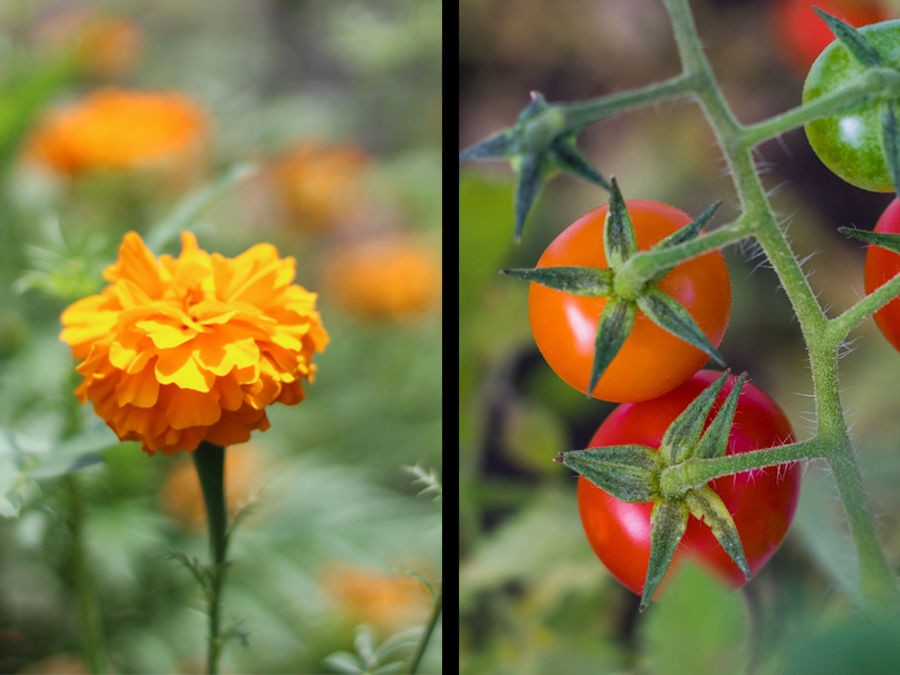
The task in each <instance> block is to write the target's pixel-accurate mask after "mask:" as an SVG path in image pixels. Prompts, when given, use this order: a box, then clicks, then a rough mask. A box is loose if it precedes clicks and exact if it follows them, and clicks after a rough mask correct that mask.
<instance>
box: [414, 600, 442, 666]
mask: <svg viewBox="0 0 900 675" xmlns="http://www.w3.org/2000/svg"><path fill="white" fill-rule="evenodd" d="M443 602H444V590H443V589H441V590H440V592H438V595H437V598H436V599H435V601H434V608H433V609H432V610H431V619H430V620H429V621H428V625H427V626H426V627H425V632H424V633H422V638H421V639H420V640H419V646H418V647H417V648H416V653H415V654H414V655H413V659H412V662H411V663H410V666H409V675H415V674H416V673H417V672H418V670H419V665H420V664H421V663H422V658H423V657H424V656H425V651H426V650H427V649H428V643H429V642H430V641H431V636H432V634H433V633H434V629H435V627H436V626H437V622H438V619H439V618H440V616H441V610H442V607H443Z"/></svg>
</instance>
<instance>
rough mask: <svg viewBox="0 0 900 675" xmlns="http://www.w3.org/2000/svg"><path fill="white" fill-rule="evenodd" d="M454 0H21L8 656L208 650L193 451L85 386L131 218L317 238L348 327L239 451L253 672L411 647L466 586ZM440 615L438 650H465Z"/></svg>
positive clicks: (7, 67)
mask: <svg viewBox="0 0 900 675" xmlns="http://www.w3.org/2000/svg"><path fill="white" fill-rule="evenodd" d="M440 11H441V5H440V3H439V2H437V1H436V0H384V1H382V2H378V3H370V2H364V1H362V0H359V1H356V0H347V1H345V2H327V1H323V0H263V1H261V2H253V3H248V2H237V1H228V2H222V1H221V0H191V1H190V2H183V1H182V0H162V1H160V0H152V1H150V0H110V1H108V2H100V1H97V2H88V1H84V2H78V1H75V2H70V1H59V2H54V1H51V0H9V1H5V2H3V3H0V64H2V65H0V278H2V283H0V672H3V673H19V672H21V673H86V672H88V665H87V663H86V658H85V654H84V639H83V637H84V632H83V631H84V625H85V619H84V617H83V616H82V614H81V610H80V608H81V607H83V606H84V605H83V604H82V603H80V602H79V600H78V593H79V589H82V590H83V588H82V587H81V586H80V585H79V581H78V577H79V574H78V570H79V569H81V566H82V565H85V566H86V567H87V569H89V570H90V571H91V573H92V575H93V578H94V582H93V585H94V586H95V591H96V595H97V603H96V606H97V607H98V608H99V610H98V611H99V616H98V617H96V619H94V620H91V619H90V618H88V623H90V622H91V621H93V622H94V623H96V624H98V625H99V627H100V629H101V630H102V635H103V647H104V650H105V652H106V657H107V662H108V668H107V670H108V672H116V673H195V672H202V671H203V668H204V660H205V633H206V618H205V616H204V614H203V612H204V608H205V602H204V599H203V597H202V593H201V591H200V589H199V587H198V586H197V584H196V582H195V581H194V580H193V578H192V577H191V574H190V573H189V571H188V570H187V569H185V568H184V567H183V566H182V565H181V564H179V562H178V561H176V560H175V559H173V556H172V552H173V551H178V552H181V553H183V554H184V555H187V556H189V557H192V556H196V557H197V558H198V559H199V560H200V561H201V562H205V561H206V560H207V559H208V552H207V540H206V534H205V530H204V516H203V508H202V497H201V495H200V492H199V487H198V485H197V481H196V478H195V477H194V474H193V466H192V463H191V461H190V458H189V457H188V456H186V455H183V456H175V457H167V456H164V455H157V456H154V457H152V458H151V457H147V456H146V455H144V454H143V453H142V452H141V450H140V447H139V445H138V444H135V443H118V442H117V441H116V438H115V436H114V435H113V434H112V432H110V431H109V430H108V429H107V428H106V427H105V426H104V425H103V424H102V422H100V421H99V420H98V419H96V418H95V417H94V415H93V413H92V411H91V409H90V406H83V407H82V406H79V405H78V403H77V400H76V399H75V397H74V394H73V389H74V386H75V385H76V383H77V378H76V377H75V373H74V363H73V362H72V359H71V354H70V352H69V349H68V347H67V346H66V345H64V344H63V343H61V342H60V341H59V339H58V334H59V330H60V325H59V315H60V312H61V311H62V310H63V309H64V308H65V307H66V306H67V305H68V304H70V303H71V302H73V301H74V300H76V299H78V298H81V297H84V296H85V295H88V294H91V293H94V292H97V291H98V290H99V289H100V288H101V287H102V284H103V280H102V277H101V273H102V270H103V268H104V267H105V266H106V265H108V264H110V263H112V262H113V261H114V260H115V258H116V252H117V249H118V245H119V242H120V241H121V239H122V235H123V234H124V233H125V232H127V231H129V230H136V231H138V232H139V233H141V235H142V236H143V237H144V238H145V240H146V241H147V242H148V245H149V246H150V247H151V248H152V249H153V251H154V252H155V253H156V254H160V253H170V254H176V255H177V253H178V251H179V244H178V233H179V231H180V230H182V229H190V230H193V231H194V232H196V233H197V236H198V238H199V241H200V245H201V247H203V248H205V249H206V250H210V251H217V252H219V253H222V254H223V255H226V256H233V255H236V254H238V253H240V252H241V251H243V250H246V249H247V248H249V247H250V246H252V245H253V244H256V243H259V242H264V241H268V242H272V243H274V244H275V245H276V246H277V247H278V249H279V251H280V253H281V255H282V256H287V255H291V256H294V257H295V258H296V259H297V270H298V271H297V283H299V284H301V285H303V286H305V287H306V288H309V289H311V290H313V291H315V292H317V293H318V294H319V299H318V309H319V310H320V312H321V315H322V317H323V322H324V324H325V327H326V329H327V331H328V332H329V334H330V337H331V342H330V344H329V345H328V348H327V350H326V352H325V353H323V354H321V355H319V356H318V357H317V358H316V363H317V365H318V374H317V377H316V381H315V383H314V384H312V385H310V386H309V387H308V388H307V399H306V400H305V401H304V402H303V403H302V405H299V406H296V407H290V408H288V407H283V406H282V407H276V408H273V409H271V410H270V413H269V414H270V419H271V423H272V427H271V429H270V430H269V431H268V432H267V433H256V434H254V436H253V439H252V441H251V442H250V443H248V444H247V445H245V446H241V447H235V448H230V449H229V450H228V453H227V464H226V474H227V475H226V482H227V492H228V500H229V503H230V505H231V506H232V507H233V512H234V513H237V512H239V511H241V510H242V509H243V508H244V507H249V508H248V510H246V511H244V514H245V515H244V516H243V517H242V519H241V521H240V525H239V527H238V529H237V532H236V534H235V536H234V538H233V540H232V545H231V550H230V558H231V561H232V566H231V567H230V568H229V576H228V583H227V587H226V591H225V601H224V602H225V609H224V616H225V622H226V625H227V626H230V627H234V628H236V629H237V630H238V631H239V632H240V633H241V635H243V636H245V637H246V642H245V644H243V645H242V644H240V642H235V643H233V644H229V645H228V646H227V647H226V649H225V652H224V657H223V670H224V672H231V673H275V672H283V673H324V672H396V671H397V670H398V669H403V668H406V667H407V665H406V664H408V663H409V662H410V660H411V659H412V656H413V653H414V651H415V648H416V646H417V644H418V641H419V639H420V637H421V634H422V631H423V628H424V626H425V624H426V623H427V622H428V619H429V616H430V615H431V610H432V606H433V600H434V597H435V595H436V594H437V593H438V592H439V590H440V586H441V578H442V570H441V532H442V527H441V412H440V406H441V369H440V359H441V357H440V355H441V291H442V289H441V250H440V242H441V226H442V223H441V188H440V178H441V169H440V157H441V148H440V137H441V124H442V119H441V107H442V99H441V63H440V57H441V18H440ZM441 651H442V648H441V629H440V623H438V625H437V628H436V631H435V634H434V635H433V636H432V638H431V642H430V644H429V648H428V650H427V651H426V652H425V654H424V658H423V661H422V664H421V665H420V667H419V672H424V673H435V672H440V670H441V666H440V664H441Z"/></svg>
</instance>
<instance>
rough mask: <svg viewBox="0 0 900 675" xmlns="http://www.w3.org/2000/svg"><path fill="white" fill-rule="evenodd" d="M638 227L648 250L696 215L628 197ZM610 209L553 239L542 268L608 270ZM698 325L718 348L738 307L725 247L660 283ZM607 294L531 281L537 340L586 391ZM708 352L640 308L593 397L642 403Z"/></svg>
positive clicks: (572, 382) (678, 268) (563, 373)
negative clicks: (606, 229)
mask: <svg viewBox="0 0 900 675" xmlns="http://www.w3.org/2000/svg"><path fill="white" fill-rule="evenodd" d="M625 204H626V207H627V209H628V213H629V214H630V216H631V220H632V222H633V224H634V230H635V235H636V237H637V245H638V249H640V250H645V249H648V248H650V247H651V246H652V245H653V244H655V243H656V242H658V241H660V240H661V239H663V238H665V237H666V236H668V235H670V234H672V233H673V232H675V231H676V230H678V229H679V228H681V227H683V226H684V225H687V224H688V223H690V222H691V221H692V220H693V219H692V218H691V217H690V216H689V215H688V214H686V213H684V212H683V211H679V210H678V209H676V208H673V207H671V206H667V205H665V204H661V203H659V202H652V201H644V200H639V199H633V200H627V201H626V202H625ZM606 212H607V207H606V206H601V207H600V208H598V209H594V210H593V211H590V212H588V213H587V214H585V215H584V216H582V217H581V218H579V219H578V220H576V221H575V222H574V223H572V224H571V225H570V226H569V227H568V228H566V229H565V230H564V231H563V232H562V233H561V234H560V235H559V236H558V237H557V238H556V239H554V240H553V241H552V242H551V243H550V245H549V246H548V247H547V249H546V250H545V251H544V253H543V255H542V256H541V258H540V260H538V263H537V266H538V267H552V266H556V265H576V266H582V267H598V268H605V267H607V262H606V256H605V255H604V252H603V223H604V220H605V219H606ZM659 288H660V289H662V290H663V291H665V292H666V293H668V294H669V295H670V296H672V297H673V298H675V300H677V301H678V302H679V303H681V305H682V306H683V307H684V308H685V309H686V310H687V311H688V313H689V314H690V315H691V316H692V317H694V320H695V321H696V322H697V325H698V326H700V328H701V330H703V332H704V333H705V334H706V336H707V337H708V338H709V340H710V342H712V343H713V344H714V345H718V344H719V343H720V342H721V341H722V337H723V336H724V334H725V328H726V326H727V325H728V316H729V314H730V311H731V279H730V277H729V275H728V266H727V265H726V264H725V259H724V258H723V257H722V254H721V253H719V252H718V251H712V252H710V253H706V254H704V255H701V256H698V257H696V258H693V259H691V260H687V261H685V262H683V263H681V264H679V265H677V266H676V267H675V268H674V269H673V270H672V271H671V272H670V273H669V274H668V275H666V277H664V278H663V279H662V280H661V281H660V282H659ZM605 304H606V299H605V298H589V297H584V296H578V295H572V294H570V293H564V292H562V291H557V290H553V289H551V288H547V287H546V286H541V285H540V284H537V283H534V282H532V283H531V286H530V290H529V294H528V313H529V318H530V320H531V330H532V333H533V334H534V339H535V342H536V343H537V346H538V349H539V350H540V352H541V354H542V355H543V357H544V359H545V360H546V361H547V363H548V364H549V365H550V367H551V368H552V369H553V371H554V372H555V373H556V374H557V375H559V376H560V377H561V378H562V379H563V380H564V381H565V382H566V383H567V384H569V385H571V386H572V387H575V389H578V390H579V391H582V392H586V391H587V388H588V383H589V382H590V375H591V367H592V365H593V362H594V338H595V336H596V333H597V320H598V319H599V317H600V312H602V311H603V307H604V305H605ZM708 358H709V357H708V356H707V355H706V354H704V353H703V352H702V351H700V350H699V349H697V348H696V347H692V346H691V345H689V344H687V343H686V342H684V341H683V340H681V339H680V338H677V337H675V336H674V335H672V334H671V333H669V332H667V331H665V330H663V329H662V328H660V327H659V326H657V325H656V324H655V323H653V322H652V321H651V320H650V319H649V318H647V317H646V316H645V315H644V314H643V313H642V312H640V311H638V313H637V317H636V319H635V322H634V327H633V328H632V330H631V333H630V334H629V336H628V339H627V340H626V341H625V343H624V344H623V345H622V348H621V349H620V350H619V353H618V354H617V355H616V357H615V358H614V359H613V360H612V362H611V363H610V364H609V366H608V367H607V369H606V372H605V373H604V374H603V377H601V378H600V381H599V382H598V383H597V386H596V387H595V388H594V391H593V392H592V395H593V396H594V397H596V398H600V399H604V400H606V401H616V402H621V401H642V400H644V399H649V398H655V397H656V396H659V395H661V394H664V393H665V392H667V391H669V390H671V389H674V388H675V387H677V386H678V385H679V384H681V383H682V382H684V381H685V380H687V379H688V378H689V377H690V376H691V375H693V374H694V373H695V372H697V371H698V370H699V369H700V368H702V367H703V364H704V363H706V361H707V360H708Z"/></svg>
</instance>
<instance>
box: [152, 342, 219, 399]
mask: <svg viewBox="0 0 900 675" xmlns="http://www.w3.org/2000/svg"><path fill="white" fill-rule="evenodd" d="M155 373H156V378H157V380H159V382H160V384H174V385H176V386H177V387H179V388H180V389H191V390H194V391H197V392H201V393H205V392H208V391H209V390H210V388H211V387H212V384H213V382H214V381H215V379H216V378H215V375H213V374H212V373H210V372H207V371H205V370H202V369H201V368H200V366H199V365H198V364H197V360H196V359H195V358H194V355H193V353H192V352H191V351H189V350H187V349H170V350H167V351H164V352H161V353H160V355H159V359H158V360H157V361H156V368H155Z"/></svg>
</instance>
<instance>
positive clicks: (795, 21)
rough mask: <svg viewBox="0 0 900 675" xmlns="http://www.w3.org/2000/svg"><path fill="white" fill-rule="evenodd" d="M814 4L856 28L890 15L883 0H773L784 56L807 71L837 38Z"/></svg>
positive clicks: (774, 24) (775, 25)
mask: <svg viewBox="0 0 900 675" xmlns="http://www.w3.org/2000/svg"><path fill="white" fill-rule="evenodd" d="M813 7H818V8H819V9H821V10H823V11H824V12H827V13H828V14H831V15H832V16H836V17H837V18H839V19H841V20H842V21H845V22H846V23H849V24H850V25H851V26H854V27H856V28H859V27H860V26H867V25H869V24H872V23H878V22H879V21H885V20H887V19H889V18H891V13H890V10H889V9H888V8H887V7H886V6H885V4H884V3H882V2H872V1H870V0H774V1H773V2H772V5H771V11H770V21H771V26H772V31H773V32H774V34H775V37H776V39H777V42H778V46H779V48H780V49H781V51H782V53H783V54H784V56H785V58H786V59H787V60H788V61H790V62H791V63H792V64H794V65H795V66H796V67H797V69H798V71H799V72H801V73H803V74H804V75H805V74H806V72H807V71H808V70H809V67H810V66H811V65H812V63H813V61H815V60H816V57H817V56H818V55H819V54H821V53H822V50H823V49H825V47H827V46H828V45H829V44H831V43H832V42H834V34H833V33H832V32H831V30H829V28H828V24H826V23H825V22H824V21H822V19H820V18H819V17H818V16H817V15H816V13H815V12H814V11H813Z"/></svg>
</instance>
